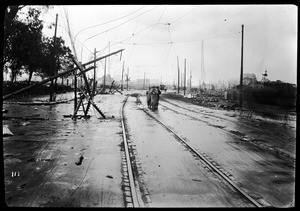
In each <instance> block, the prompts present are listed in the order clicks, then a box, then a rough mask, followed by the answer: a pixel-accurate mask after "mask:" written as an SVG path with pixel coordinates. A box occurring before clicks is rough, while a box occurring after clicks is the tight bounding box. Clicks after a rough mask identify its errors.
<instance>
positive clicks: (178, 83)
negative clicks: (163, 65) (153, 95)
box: [177, 56, 180, 94]
mask: <svg viewBox="0 0 300 211" xmlns="http://www.w3.org/2000/svg"><path fill="white" fill-rule="evenodd" d="M177 68H178V87H177V89H178V91H177V92H178V94H179V90H180V84H179V83H180V69H179V60H178V56H177Z"/></svg>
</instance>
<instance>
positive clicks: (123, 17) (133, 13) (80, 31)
mask: <svg viewBox="0 0 300 211" xmlns="http://www.w3.org/2000/svg"><path fill="white" fill-rule="evenodd" d="M145 7H146V6H144V7H142V8H140V9H138V10H136V11H134V12H131V13H129V14H127V15H124V16H122V17H119V18H115V19H113V20H109V21H107V22H105V23H100V24H96V25H93V26H90V27H87V28H84V29H82V30H80V31H79V32H78V33H77V34H76V35H75V37H74V40H76V37H77V35H78V34H79V33H80V32H82V31H85V30H87V29H91V28H94V27H97V26H101V25H105V24H108V23H111V22H113V21H117V20H120V19H122V18H125V17H127V16H130V15H132V14H134V13H136V12H138V11H140V10H141V9H143V8H145Z"/></svg>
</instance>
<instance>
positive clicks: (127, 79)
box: [126, 67, 129, 91]
mask: <svg viewBox="0 0 300 211" xmlns="http://www.w3.org/2000/svg"><path fill="white" fill-rule="evenodd" d="M126 81H127V91H128V82H129V67H127V77H126Z"/></svg>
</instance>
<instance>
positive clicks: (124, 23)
mask: <svg viewBox="0 0 300 211" xmlns="http://www.w3.org/2000/svg"><path fill="white" fill-rule="evenodd" d="M157 7H159V6H157ZM157 7H153V8H151V9H149V10H147V11H145V12H143V13H141V14H139V15H137V16H134V17H133V18H130V19H129V20H127V21H124V22H122V23H120V24H118V25H116V26H114V27H112V28H110V29H107V30H105V31H102V32H100V33H97V34H95V35H93V36H91V37H89V38H87V39H86V40H85V41H87V40H89V39H92V38H94V37H96V36H98V35H100V34H103V33H107V32H108V31H111V30H113V29H115V28H117V27H119V26H122V25H123V24H125V23H128V22H129V21H131V20H133V19H135V18H137V17H139V16H141V15H143V14H145V13H147V12H150V11H151V10H154V9H156V8H157Z"/></svg>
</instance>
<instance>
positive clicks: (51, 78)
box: [2, 49, 124, 100]
mask: <svg viewBox="0 0 300 211" xmlns="http://www.w3.org/2000/svg"><path fill="white" fill-rule="evenodd" d="M123 50H124V49H121V50H118V51H115V52H113V53H110V54H107V55H105V56H101V57H99V58H97V59H94V60H92V61H89V62H87V63H85V64H83V65H82V66H86V65H89V64H92V63H94V62H96V61H99V60H101V59H104V58H106V57H109V56H111V55H114V54H117V53H119V52H122V51H123ZM93 68H94V66H91V67H88V68H87V69H85V70H83V71H81V72H80V73H79V75H80V74H82V73H85V72H87V71H89V70H91V69H93ZM77 69H78V67H75V68H73V69H70V70H67V71H65V72H62V73H59V74H57V75H55V76H52V77H50V78H48V79H45V80H43V81H41V82H39V83H37V84H33V85H31V86H27V87H25V88H22V89H20V90H17V91H15V92H12V93H10V94H7V95H5V96H3V98H2V99H3V100H5V99H8V98H10V97H12V96H13V95H16V94H20V93H22V92H25V91H28V90H30V89H32V88H35V87H38V86H41V85H43V84H46V83H48V82H49V81H53V80H54V79H56V78H59V77H62V76H64V75H66V74H69V73H71V72H74V71H75V70H77Z"/></svg>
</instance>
